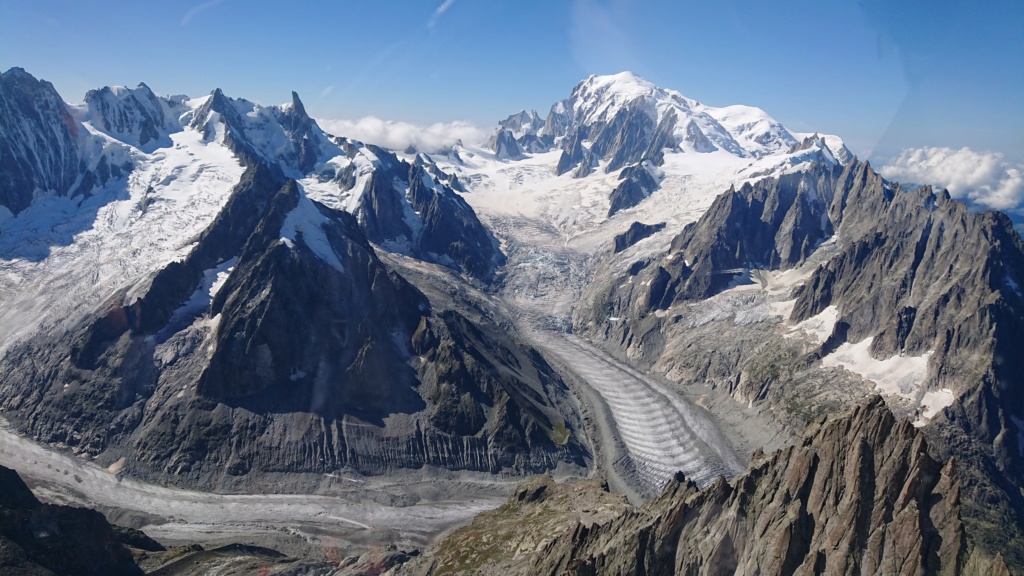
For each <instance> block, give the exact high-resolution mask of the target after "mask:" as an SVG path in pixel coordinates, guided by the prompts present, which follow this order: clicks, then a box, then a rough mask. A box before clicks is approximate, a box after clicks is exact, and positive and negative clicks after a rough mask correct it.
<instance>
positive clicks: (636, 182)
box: [608, 160, 660, 218]
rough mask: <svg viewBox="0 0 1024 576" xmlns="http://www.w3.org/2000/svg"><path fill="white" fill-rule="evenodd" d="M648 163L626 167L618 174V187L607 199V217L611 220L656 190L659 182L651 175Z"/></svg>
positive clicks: (650, 167)
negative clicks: (608, 202) (608, 203)
mask: <svg viewBox="0 0 1024 576" xmlns="http://www.w3.org/2000/svg"><path fill="white" fill-rule="evenodd" d="M652 168H653V167H652V166H651V165H650V161H647V160H645V161H644V162H641V163H639V164H633V165H632V166H628V167H626V168H624V169H623V170H622V172H620V173H619V185H618V186H616V187H615V189H614V190H612V194H611V197H610V198H609V201H610V206H609V207H608V217H609V218H611V217H612V216H614V215H615V214H616V213H617V212H619V211H620V210H625V209H627V208H632V207H634V206H636V205H637V204H639V203H641V202H643V201H644V200H646V199H647V197H648V196H650V195H651V193H652V192H654V191H655V190H657V189H658V186H659V185H660V182H658V178H656V177H655V176H654V175H653V174H651V171H652Z"/></svg>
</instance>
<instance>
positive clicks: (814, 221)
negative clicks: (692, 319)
mask: <svg viewBox="0 0 1024 576" xmlns="http://www.w3.org/2000/svg"><path fill="white" fill-rule="evenodd" d="M844 174H845V171H843V170H837V169H835V168H832V167H819V168H818V169H816V170H813V171H810V172H802V173H796V174H788V175H785V176H782V177H780V178H777V179H775V178H773V179H767V180H762V181H760V182H757V183H756V184H745V185H744V186H743V187H742V188H740V189H739V190H735V189H731V190H729V191H727V192H726V193H724V194H722V195H721V196H719V197H718V198H716V199H715V201H714V203H713V204H712V205H711V207H710V208H709V209H708V211H707V212H705V213H704V215H702V216H701V217H700V219H698V220H697V221H696V222H694V223H691V224H688V225H687V226H686V227H685V228H684V229H683V231H682V232H681V233H680V234H679V235H678V236H676V237H675V238H674V239H673V240H672V246H671V249H670V250H669V252H668V254H667V255H666V258H663V259H658V260H657V261H651V262H644V263H638V264H637V265H636V266H634V267H633V268H631V269H630V274H631V275H632V276H634V277H635V279H634V281H633V282H627V283H618V284H616V285H613V286H611V287H610V290H609V292H608V293H607V294H602V295H599V296H597V297H596V298H595V301H600V302H605V303H607V305H606V306H605V307H603V308H602V310H601V311H600V312H599V313H601V314H603V313H604V308H606V307H607V306H611V314H612V315H614V316H645V315H647V314H650V313H651V312H652V311H654V310H659V309H665V308H668V307H669V306H672V305H673V304H674V303H677V302H681V301H686V300H699V299H703V298H707V297H709V296H711V295H713V294H716V293H717V292H719V291H721V290H722V289H723V288H725V287H726V286H728V285H729V284H730V283H731V282H732V281H733V278H734V277H735V276H736V275H737V274H740V273H742V272H744V271H745V270H746V269H749V268H779V267H783V268H788V267H792V266H794V265H796V264H799V263H800V262H802V261H804V260H805V259H806V258H807V257H808V256H809V255H810V254H811V252H813V251H814V249H815V248H816V247H817V246H818V244H819V243H820V242H822V241H823V240H824V239H826V238H828V237H829V236H831V234H832V232H833V227H832V220H831V219H830V217H829V215H828V206H829V200H830V199H831V198H832V196H833V194H834V193H835V192H834V190H835V188H836V187H837V182H842V181H844V180H843V178H844ZM620 313H621V314H620Z"/></svg>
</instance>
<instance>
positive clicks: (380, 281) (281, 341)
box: [197, 183, 428, 419]
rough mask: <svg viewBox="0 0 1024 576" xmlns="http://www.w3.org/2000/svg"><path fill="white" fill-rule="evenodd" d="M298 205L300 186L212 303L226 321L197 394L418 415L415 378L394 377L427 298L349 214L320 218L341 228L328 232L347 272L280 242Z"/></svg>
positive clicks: (272, 212)
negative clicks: (381, 255) (388, 265)
mask: <svg viewBox="0 0 1024 576" xmlns="http://www.w3.org/2000/svg"><path fill="white" fill-rule="evenodd" d="M302 201H303V202H307V203H308V202H309V200H302ZM299 202H300V198H299V193H298V191H297V189H296V187H295V185H294V184H293V183H292V184H289V185H286V186H285V187H284V188H283V189H282V191H281V192H279V193H278V195H277V196H275V197H274V199H273V200H272V201H271V206H270V208H269V210H268V211H267V213H266V215H265V216H264V218H263V219H262V221H261V222H260V224H259V226H258V227H257V228H256V230H255V231H254V233H253V235H252V236H251V237H250V238H249V240H248V241H247V242H246V245H245V247H244V248H243V249H242V253H241V255H240V256H239V257H238V263H237V264H236V266H237V270H238V271H239V273H238V274H232V275H231V276H230V277H229V279H228V281H227V283H226V284H225V285H224V287H223V289H222V291H221V292H219V293H218V295H217V298H216V299H215V300H214V301H213V303H212V307H211V313H212V314H213V315H218V314H219V315H220V316H221V320H220V322H219V324H218V327H217V331H216V334H215V351H214V352H213V354H212V356H211V357H210V360H209V365H208V367H207V368H206V370H205V371H204V372H203V375H202V377H201V378H200V379H199V382H198V388H197V391H198V393H199V395H200V396H203V397H206V398H210V399H213V400H217V401H221V402H225V403H228V404H229V405H237V406H242V407H245V408H247V409H249V410H251V411H253V412H268V411H279V412H312V413H315V414H319V415H323V416H326V417H330V418H339V417H341V416H343V415H344V414H346V413H353V412H357V413H363V414H364V416H365V417H366V418H367V419H372V418H381V417H382V416H385V415H387V414H388V413H389V412H388V410H391V411H394V410H398V411H402V412H414V411H416V410H417V409H419V408H421V407H422V401H421V400H420V399H419V398H418V397H417V395H416V394H415V392H414V391H413V390H412V386H413V383H414V379H413V374H412V370H411V369H405V370H401V369H396V367H398V366H401V365H402V364H405V363H406V360H407V358H408V351H407V350H405V349H399V347H398V346H396V343H395V342H396V340H397V341H399V342H401V341H403V340H404V341H408V339H409V337H410V336H411V334H412V331H413V330H414V329H415V328H416V326H417V325H418V323H419V320H420V315H421V314H422V313H424V312H425V311H426V310H427V309H428V305H427V302H426V299H425V298H424V297H423V295H422V294H419V293H418V292H417V291H416V290H415V289H414V288H412V287H411V286H409V285H408V284H407V283H406V282H405V281H404V280H403V279H402V278H401V277H400V276H397V275H395V274H389V273H388V271H387V270H386V269H385V268H384V267H383V266H382V265H381V264H380V262H379V261H377V259H376V257H375V255H373V252H372V249H371V248H370V246H369V244H367V243H366V241H365V240H364V239H363V237H362V234H360V233H359V231H358V225H357V224H356V222H355V219H354V218H352V217H351V216H350V215H348V214H346V213H332V214H330V216H326V215H325V216H323V217H324V218H325V219H327V218H330V221H331V222H332V224H334V225H332V226H329V227H324V230H325V232H326V233H327V239H328V241H329V242H330V243H331V248H332V249H333V253H334V254H335V255H337V259H338V262H339V263H340V266H341V270H338V269H336V268H334V267H332V266H331V265H329V264H328V263H325V262H324V261H323V260H321V259H319V258H318V257H317V255H316V254H314V253H313V252H312V251H309V250H302V251H297V250H292V249H291V248H290V247H289V246H288V245H286V244H284V243H282V242H280V241H279V237H280V232H279V231H280V230H281V227H282V226H283V224H284V221H285V218H286V217H287V216H288V214H289V213H290V212H292V211H293V210H295V209H296V207H297V205H298V203H299ZM310 206H312V205H311V204H310ZM382 411H383V412H382Z"/></svg>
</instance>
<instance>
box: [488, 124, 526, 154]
mask: <svg viewBox="0 0 1024 576" xmlns="http://www.w3.org/2000/svg"><path fill="white" fill-rule="evenodd" d="M486 146H487V148H489V149H490V150H494V157H495V158H497V159H498V160H521V159H522V158H523V150H522V149H521V148H520V147H519V143H518V142H516V137H515V136H513V135H512V132H511V131H510V130H507V129H505V128H499V129H498V130H497V131H496V132H495V133H494V134H493V135H492V136H491V138H490V139H489V140H488V141H487V144H486Z"/></svg>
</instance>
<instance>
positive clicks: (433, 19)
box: [427, 0, 455, 29]
mask: <svg viewBox="0 0 1024 576" xmlns="http://www.w3.org/2000/svg"><path fill="white" fill-rule="evenodd" d="M452 4H455V0H444V2H442V3H441V5H440V6H438V7H437V10H434V13H433V14H431V15H430V20H427V28H430V29H433V28H434V26H437V21H438V20H440V19H441V15H442V14H444V13H445V12H447V11H448V9H449V8H451V7H452Z"/></svg>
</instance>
